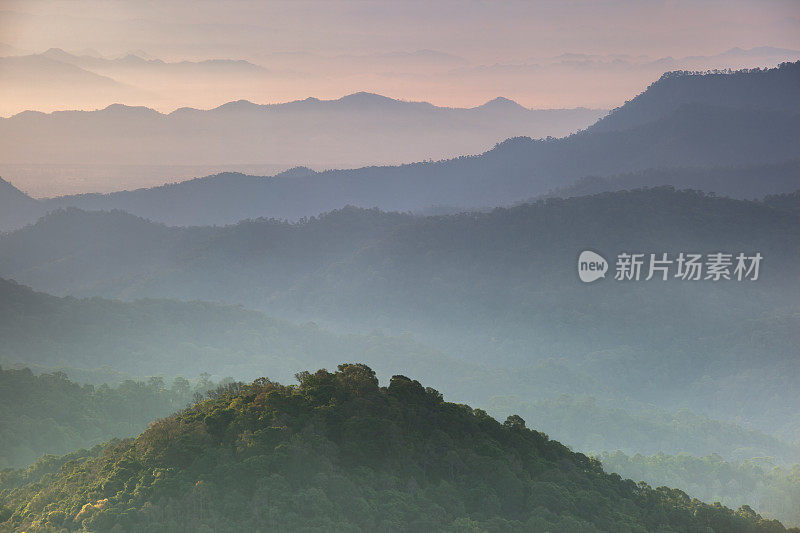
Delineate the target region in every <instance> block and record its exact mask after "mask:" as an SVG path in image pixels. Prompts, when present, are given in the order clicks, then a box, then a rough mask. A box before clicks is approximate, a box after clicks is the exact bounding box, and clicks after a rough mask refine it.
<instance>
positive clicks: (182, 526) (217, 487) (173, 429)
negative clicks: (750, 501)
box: [0, 364, 785, 533]
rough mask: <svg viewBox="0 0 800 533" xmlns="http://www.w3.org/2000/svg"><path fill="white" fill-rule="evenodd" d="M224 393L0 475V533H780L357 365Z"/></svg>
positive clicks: (746, 515) (749, 515) (754, 518)
mask: <svg viewBox="0 0 800 533" xmlns="http://www.w3.org/2000/svg"><path fill="white" fill-rule="evenodd" d="M297 377H298V379H299V382H300V383H299V385H296V386H285V385H281V384H278V383H275V382H272V381H270V380H268V379H266V378H261V379H258V380H256V381H255V382H253V383H252V384H249V385H243V384H231V385H228V386H226V387H224V388H222V389H220V390H218V391H217V392H216V393H215V394H212V395H211V397H210V398H209V399H207V400H205V401H202V402H200V403H198V404H196V405H195V406H193V407H192V408H190V409H187V410H185V411H182V412H179V413H177V414H176V415H174V416H172V417H170V418H166V419H163V420H160V421H157V422H155V423H153V424H152V425H151V426H150V427H149V428H148V429H147V431H145V432H144V433H142V434H141V435H140V436H139V437H137V438H136V439H132V440H126V441H121V442H120V441H118V442H114V443H111V444H110V445H108V446H107V447H105V448H100V447H98V448H96V449H94V450H92V451H91V452H79V453H76V454H72V455H69V456H65V457H62V458H60V459H53V458H49V459H46V460H43V461H40V462H39V463H37V464H35V465H34V466H32V467H30V468H29V469H27V470H25V471H5V472H3V475H2V479H0V519H2V520H4V523H3V525H2V527H3V528H4V530H6V531H20V530H25V531H29V532H30V531H58V530H67V531H74V530H84V531H148V532H155V531H165V532H166V531H254V530H259V529H262V528H263V529H268V530H270V531H333V530H335V531H361V530H365V531H531V530H533V531H547V530H555V531H564V532H567V531H575V532H578V531H580V532H590V531H618V532H626V531H627V532H644V531H659V532H668V531H669V532H679V531H680V532H684V531H685V532H689V531H692V532H695V531H703V532H725V533H735V532H751V531H752V532H759V531H765V532H766V531H776V532H777V531H785V529H784V527H783V526H782V525H781V524H780V523H778V522H775V521H767V520H764V519H762V518H761V517H760V516H758V515H757V514H756V513H755V512H753V511H752V510H751V509H749V508H748V507H742V508H740V509H739V510H738V511H732V510H730V509H727V508H724V507H722V506H720V505H716V504H715V505H706V504H703V503H701V502H699V501H697V500H692V499H690V498H689V497H688V496H687V495H686V494H684V493H683V492H681V491H678V490H672V489H667V488H658V489H653V488H650V487H649V486H647V485H645V484H636V483H634V482H633V481H630V480H623V479H621V478H620V477H619V476H617V475H614V474H606V473H604V472H603V470H602V468H601V466H600V463H599V462H597V461H596V460H594V459H590V458H588V457H586V456H585V455H582V454H579V453H573V452H571V451H570V450H569V449H568V448H566V447H565V446H563V445H562V444H560V443H558V442H556V441H552V440H550V439H548V437H547V436H546V435H544V434H543V433H540V432H537V431H534V430H531V429H528V428H526V427H525V422H524V420H522V418H520V417H519V416H511V417H509V418H508V420H506V422H505V423H503V424H501V423H499V422H497V421H496V420H494V419H493V418H491V417H489V416H488V415H487V414H486V413H485V412H484V411H482V410H480V409H472V408H470V407H469V406H466V405H458V404H452V403H448V402H445V401H444V400H443V398H442V396H441V394H439V393H438V392H437V391H436V390H434V389H431V388H425V387H423V386H422V385H421V384H420V383H419V382H417V381H415V380H412V379H409V378H407V377H405V376H394V377H393V378H392V379H391V381H390V383H389V385H388V386H387V387H381V386H380V385H379V383H378V380H377V378H376V376H375V373H374V372H373V371H372V370H371V369H370V368H369V367H367V366H365V365H362V364H344V365H340V366H339V368H338V371H336V372H328V371H325V370H319V371H317V372H314V373H309V372H302V373H300V374H298V375H297Z"/></svg>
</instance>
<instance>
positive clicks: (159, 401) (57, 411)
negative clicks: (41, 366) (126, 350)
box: [0, 367, 214, 469]
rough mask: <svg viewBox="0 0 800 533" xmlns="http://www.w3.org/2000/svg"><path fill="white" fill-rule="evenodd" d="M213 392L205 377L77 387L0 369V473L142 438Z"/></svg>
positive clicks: (60, 378) (61, 379)
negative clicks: (146, 431)
mask: <svg viewBox="0 0 800 533" xmlns="http://www.w3.org/2000/svg"><path fill="white" fill-rule="evenodd" d="M211 388H214V384H213V383H212V382H211V381H209V380H208V378H207V377H205V376H204V377H202V378H201V379H199V380H194V382H193V383H190V382H189V381H188V380H186V379H185V378H181V377H177V378H175V379H174V380H173V381H172V383H171V385H170V386H167V383H166V382H165V380H164V379H163V378H157V377H153V378H150V379H149V380H147V381H146V382H144V381H133V380H126V381H124V382H123V383H121V384H119V385H117V386H113V387H110V386H108V385H101V386H99V387H95V386H93V385H88V384H84V385H79V384H77V383H75V382H72V381H70V380H69V379H68V378H67V376H66V374H64V373H63V372H55V373H52V374H41V375H38V376H36V375H34V374H33V373H32V372H31V371H30V369H27V368H25V369H21V370H13V369H4V368H2V367H0V469H3V468H8V467H20V466H24V465H27V464H30V463H33V462H34V461H36V460H37V459H39V457H41V456H42V455H44V454H58V455H61V454H65V453H67V452H69V451H72V450H75V449H77V448H88V447H90V446H93V445H95V444H100V443H103V442H106V441H108V440H109V439H110V438H112V437H130V436H133V435H136V434H138V433H140V432H141V431H142V430H144V429H145V428H146V427H147V425H148V424H149V423H150V422H151V421H153V420H154V419H156V418H161V417H163V416H167V415H169V414H171V413H173V412H175V411H176V410H178V409H182V408H184V407H186V406H187V405H189V403H191V402H192V401H193V400H194V397H195V395H196V394H200V393H204V392H206V391H207V390H209V389H211Z"/></svg>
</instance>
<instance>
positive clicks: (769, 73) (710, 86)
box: [589, 62, 800, 132]
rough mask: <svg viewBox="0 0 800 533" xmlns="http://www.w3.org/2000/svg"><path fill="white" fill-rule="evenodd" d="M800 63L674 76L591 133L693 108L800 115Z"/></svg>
mask: <svg viewBox="0 0 800 533" xmlns="http://www.w3.org/2000/svg"><path fill="white" fill-rule="evenodd" d="M798 91H800V62H795V63H783V64H782V65H780V66H779V67H778V68H771V69H749V70H741V71H734V72H731V71H723V72H706V73H697V72H684V71H677V72H668V73H666V74H664V75H663V76H661V78H660V79H659V80H658V81H656V82H655V83H653V84H652V85H650V86H649V87H648V88H647V90H646V91H644V92H643V93H642V94H640V95H638V96H636V98H634V99H633V100H630V101H629V102H626V103H625V105H623V106H622V107H619V108H617V109H614V110H613V111H612V112H611V113H609V114H608V116H606V117H604V118H602V119H600V120H599V121H598V122H597V123H596V124H594V125H592V126H590V128H589V130H590V131H595V132H597V131H614V130H624V129H629V128H632V127H635V126H638V125H641V124H645V123H647V122H651V121H653V120H656V119H659V118H661V117H664V116H667V115H668V114H670V113H672V112H674V111H675V110H676V109H678V108H679V107H681V106H683V105H687V104H706V105H716V106H725V107H733V108H750V109H761V110H764V111H779V112H782V113H786V114H797V113H800V99H799V98H797V93H798Z"/></svg>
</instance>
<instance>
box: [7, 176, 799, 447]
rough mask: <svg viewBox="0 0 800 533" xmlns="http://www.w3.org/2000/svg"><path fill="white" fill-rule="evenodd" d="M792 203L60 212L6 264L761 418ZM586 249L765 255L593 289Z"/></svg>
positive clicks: (25, 233)
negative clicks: (148, 215)
mask: <svg viewBox="0 0 800 533" xmlns="http://www.w3.org/2000/svg"><path fill="white" fill-rule="evenodd" d="M787 198H789V196H787ZM771 202H778V203H780V200H777V199H772V200H771ZM797 216H798V215H797V212H796V211H792V210H786V209H779V208H777V207H772V206H771V205H768V204H766V203H764V202H754V201H739V200H730V199H724V198H717V197H713V196H707V195H703V194H701V193H697V192H692V191H674V190H671V189H668V188H660V189H650V190H636V191H629V192H615V193H603V194H599V195H594V196H587V197H578V198H572V199H566V200H564V199H547V200H541V201H537V202H535V203H531V204H524V205H520V206H517V207H513V208H510V209H496V210H493V211H491V212H486V213H464V214H459V215H450V216H436V217H414V216H411V215H403V214H396V213H394V214H393V213H383V212H380V211H377V210H362V209H357V208H347V209H343V210H340V211H336V212H332V213H330V214H327V215H325V216H322V217H320V218H313V219H309V220H306V221H302V222H300V223H296V224H291V223H286V222H282V221H274V220H252V221H246V222H242V223H240V224H237V225H234V226H227V227H216V228H214V227H192V228H175V227H167V226H162V225H158V224H153V223H151V222H147V221H145V220H142V219H137V218H136V217H133V216H131V215H128V214H124V213H119V212H117V213H113V212H112V213H103V212H82V211H77V210H66V211H62V212H58V213H54V214H52V215H50V216H48V217H46V218H44V219H42V220H41V221H39V222H38V223H37V224H36V225H33V226H30V227H28V228H25V229H23V230H19V231H17V232H14V233H11V234H8V235H6V236H3V237H0V257H2V260H0V275H2V276H4V277H9V278H13V279H16V280H18V281H19V282H22V283H25V284H28V285H31V286H33V287H34V288H36V289H38V290H45V291H48V292H51V293H55V294H62V295H65V294H75V295H81V296H105V297H115V298H116V297H122V298H126V299H131V298H143V297H159V298H164V297H167V298H178V299H182V300H195V299H203V300H211V301H218V302H228V303H241V304H244V305H246V306H247V307H250V308H253V309H258V310H261V311H264V312H266V313H268V314H269V315H273V316H277V317H280V318H284V319H288V320H291V321H294V322H300V323H303V322H307V321H314V322H316V323H319V324H320V325H322V326H323V327H326V328H329V329H332V330H334V331H339V332H362V333H367V332H372V331H374V330H375V329H376V328H381V329H382V330H383V331H385V332H387V333H389V334H390V335H395V336H401V335H403V334H404V333H407V332H410V333H412V334H413V336H414V338H415V339H417V340H418V341H420V342H422V343H423V344H425V345H428V346H431V347H432V348H434V349H437V350H440V351H442V352H444V353H447V354H450V355H452V356H456V357H458V358H459V359H461V360H464V361H469V362H471V363H473V364H478V365H489V366H495V367H501V368H506V369H525V368H528V369H530V368H531V366H532V365H533V366H535V365H537V364H539V363H540V362H541V361H544V360H547V359H548V358H551V357H557V358H565V359H566V360H567V361H569V363H568V364H569V366H574V368H575V369H576V370H577V371H579V373H580V374H582V375H588V376H594V377H595V378H598V377H599V378H598V382H600V383H602V384H603V385H602V387H600V388H598V389H597V394H598V395H600V396H603V397H606V396H607V394H608V390H616V391H617V392H616V393H615V394H619V395H622V396H626V395H627V396H630V397H631V398H634V399H637V400H639V401H644V402H650V401H657V402H660V405H661V407H662V408H665V409H668V410H674V409H680V408H683V407H688V408H691V409H697V408H698V407H700V406H702V407H701V408H702V410H703V411H702V412H704V413H705V414H709V415H711V416H714V417H717V418H722V419H742V420H746V421H747V423H748V424H754V425H755V426H754V427H757V428H759V429H762V430H764V431H768V432H773V431H776V430H777V429H778V428H780V427H782V426H783V425H784V424H785V423H786V420H787V419H791V418H792V416H793V415H792V413H793V412H795V410H796V408H797V405H796V402H795V399H794V398H793V397H791V395H781V394H778V393H776V392H775V391H776V390H778V389H777V388H776V387H779V384H780V387H784V388H789V389H791V388H792V387H794V386H796V383H797V377H798V375H800V373H799V372H798V368H797V366H796V357H794V354H795V350H796V346H797V342H798V340H797V331H798V328H797V320H798V309H797V301H800V299H798V294H797V289H798V286H799V285H798V283H797V279H798V267H797V265H798V264H800V263H798V261H799V260H800V259H798V256H797V253H798V250H800V243H799V242H798V239H800V233H798V232H799V231H800V229H799V228H800V224H798V219H797ZM587 247H589V248H594V249H597V250H599V251H601V252H602V253H604V254H607V255H606V257H608V258H613V257H615V256H616V255H617V254H618V253H620V252H621V251H626V250H627V251H641V252H643V253H659V252H665V253H670V254H673V257H674V255H676V254H677V253H679V252H681V251H683V252H687V253H689V252H691V253H694V252H699V253H712V252H715V251H719V250H723V251H729V252H731V253H738V252H746V253H754V252H755V251H759V252H760V253H761V254H762V255H763V257H764V258H765V259H764V265H763V271H762V274H761V277H760V279H759V280H757V281H755V282H736V281H725V282H719V283H715V282H711V281H703V282H697V283H692V282H684V281H680V280H675V279H672V280H669V281H666V282H660V281H654V280H651V281H649V282H646V281H640V282H632V283H623V282H618V281H615V280H613V279H608V280H604V281H603V282H598V283H597V284H593V285H589V286H587V285H584V284H582V283H581V282H580V281H579V280H578V279H577V277H576V275H575V261H576V257H577V255H578V254H579V253H580V251H581V250H584V249H586V248H587ZM111 258H116V259H114V260H112V259H111ZM610 260H612V259H610ZM612 261H613V260H612ZM212 331H216V330H213V329H212ZM237 342H239V341H237ZM237 342H235V343H234V346H235V345H236V344H237ZM623 369H624V372H623V371H622V370H623ZM655 369H657V371H654V370H655ZM228 373H230V372H228ZM520 375H526V374H525V373H523V374H520ZM478 390H483V388H481V387H479V388H478ZM743 390H747V391H748V392H747V394H746V395H743V393H742V391H743ZM567 392H569V391H567ZM766 405H769V406H770V408H769V409H765V406H766ZM787 417H788V418H787ZM793 431H794V430H792V431H790V433H792V432H793ZM798 436H800V434H798ZM795 438H796V437H791V440H794V439H795Z"/></svg>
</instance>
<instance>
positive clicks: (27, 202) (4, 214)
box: [0, 178, 42, 232]
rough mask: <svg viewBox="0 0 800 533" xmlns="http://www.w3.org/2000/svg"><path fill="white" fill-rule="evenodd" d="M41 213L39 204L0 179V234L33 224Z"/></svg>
mask: <svg viewBox="0 0 800 533" xmlns="http://www.w3.org/2000/svg"><path fill="white" fill-rule="evenodd" d="M41 213H42V206H41V203H39V202H37V201H36V200H34V199H33V198H31V197H30V196H28V195H27V194H25V193H24V192H22V191H20V190H19V189H17V188H16V187H14V186H13V185H11V184H10V183H9V182H7V181H5V180H3V179H2V178H0V232H1V231H5V230H6V229H10V228H18V227H21V226H24V225H25V224H27V223H30V222H35V221H36V219H37V218H39V217H40V216H41Z"/></svg>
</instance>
